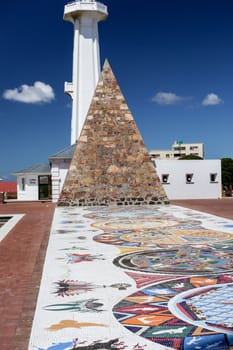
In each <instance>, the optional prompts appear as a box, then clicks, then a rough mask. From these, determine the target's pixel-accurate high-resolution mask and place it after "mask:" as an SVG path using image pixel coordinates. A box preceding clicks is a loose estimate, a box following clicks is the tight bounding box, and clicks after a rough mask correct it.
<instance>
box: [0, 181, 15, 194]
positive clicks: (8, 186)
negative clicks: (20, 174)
mask: <svg viewBox="0 0 233 350" xmlns="http://www.w3.org/2000/svg"><path fill="white" fill-rule="evenodd" d="M0 192H17V182H5V181H0Z"/></svg>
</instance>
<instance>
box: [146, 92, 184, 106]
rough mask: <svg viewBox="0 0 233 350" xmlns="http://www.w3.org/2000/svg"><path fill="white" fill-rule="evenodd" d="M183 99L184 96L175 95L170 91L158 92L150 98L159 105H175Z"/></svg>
mask: <svg viewBox="0 0 233 350" xmlns="http://www.w3.org/2000/svg"><path fill="white" fill-rule="evenodd" d="M185 99H186V98H185V97H182V96H177V95H176V94H174V93H172V92H158V93H157V94H156V95H155V96H154V97H153V98H152V101H154V102H157V103H158V104H160V105H176V104H178V103H180V102H182V101H184V100H185Z"/></svg>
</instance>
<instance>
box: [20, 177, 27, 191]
mask: <svg viewBox="0 0 233 350" xmlns="http://www.w3.org/2000/svg"><path fill="white" fill-rule="evenodd" d="M20 185H21V186H20V189H21V191H25V189H26V188H25V187H26V179H25V177H22V178H21V183H20Z"/></svg>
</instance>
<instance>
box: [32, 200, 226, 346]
mask: <svg viewBox="0 0 233 350" xmlns="http://www.w3.org/2000/svg"><path fill="white" fill-rule="evenodd" d="M232 246H233V222H232V221H231V220H227V219H223V218H219V217H216V216H212V215H209V214H205V213H200V212H197V211H193V210H189V209H184V208H180V207H176V206H171V205H167V206H149V207H137V206H128V207H127V208H125V207H124V208H120V207H101V208H97V207H94V208H57V209H56V211H55V216H54V221H53V225H52V229H51V235H50V241H49V245H48V250H47V255H46V261H45V266H44V272H43V278H42V282H41V288H40V293H39V297H38V302H37V309H36V313H35V318H34V322H33V327H32V333H31V338H30V343H29V348H28V350H75V349H81V350H85V349H88V350H92V349H101V350H103V349H121V350H123V349H124V350H144V349H145V350H155V349H156V350H172V349H173V350H207V349H210V350H232V349H233V316H232V315H233V301H232V299H233V250H232Z"/></svg>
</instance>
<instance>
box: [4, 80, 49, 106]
mask: <svg viewBox="0 0 233 350" xmlns="http://www.w3.org/2000/svg"><path fill="white" fill-rule="evenodd" d="M3 97H4V98H5V99H6V100H11V101H17V102H23V103H48V102H51V101H52V100H53V99H54V98H55V94H54V91H53V88H52V87H51V86H50V85H48V84H45V83H43V82H41V81H35V83H34V84H33V85H32V86H29V85H26V84H23V85H21V86H20V87H19V88H15V89H11V90H6V91H5V92H4V93H3Z"/></svg>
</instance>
